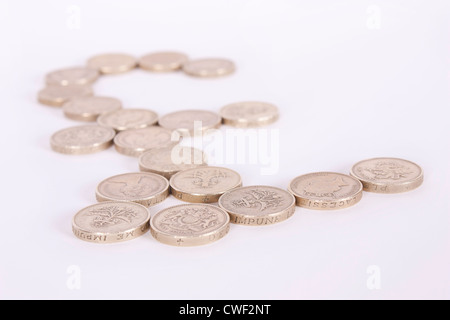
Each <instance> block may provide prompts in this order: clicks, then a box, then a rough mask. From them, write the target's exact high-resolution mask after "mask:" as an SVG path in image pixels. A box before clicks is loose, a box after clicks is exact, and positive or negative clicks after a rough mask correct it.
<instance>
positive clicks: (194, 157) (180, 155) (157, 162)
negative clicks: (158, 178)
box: [139, 145, 206, 179]
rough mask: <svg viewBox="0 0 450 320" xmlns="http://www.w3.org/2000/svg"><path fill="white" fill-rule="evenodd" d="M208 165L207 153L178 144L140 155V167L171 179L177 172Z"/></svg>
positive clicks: (142, 169)
mask: <svg viewBox="0 0 450 320" xmlns="http://www.w3.org/2000/svg"><path fill="white" fill-rule="evenodd" d="M205 165H206V155H205V154H204V153H203V152H202V151H201V150H198V149H194V148H190V147H182V146H179V145H176V146H174V147H171V148H161V149H153V150H149V151H146V152H144V153H143V154H142V155H141V156H140V157H139V168H140V170H141V171H144V172H153V173H157V174H160V175H162V176H164V177H166V178H167V179H170V178H171V177H172V176H173V175H174V174H175V173H177V172H180V171H183V170H187V169H192V168H197V167H200V166H205Z"/></svg>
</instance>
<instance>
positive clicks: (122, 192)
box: [95, 172, 169, 207]
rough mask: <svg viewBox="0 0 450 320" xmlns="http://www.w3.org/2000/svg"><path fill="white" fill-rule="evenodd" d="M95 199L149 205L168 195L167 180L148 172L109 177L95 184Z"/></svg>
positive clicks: (162, 199)
mask: <svg viewBox="0 0 450 320" xmlns="http://www.w3.org/2000/svg"><path fill="white" fill-rule="evenodd" d="M95 194H96V197H97V201H99V202H102V201H131V202H136V203H139V204H142V205H143V206H146V207H150V206H154V205H155V204H158V203H160V202H162V201H164V200H165V199H166V198H167V197H168V196H169V181H168V180H167V179H166V178H164V177H162V176H160V175H157V174H153V173H148V172H140V173H139V172H138V173H126V174H121V175H117V176H114V177H110V178H108V179H106V180H104V181H102V182H100V184H99V185H98V186H97V191H96V193H95Z"/></svg>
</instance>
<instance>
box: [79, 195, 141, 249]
mask: <svg viewBox="0 0 450 320" xmlns="http://www.w3.org/2000/svg"><path fill="white" fill-rule="evenodd" d="M149 220H150V213H149V212H148V210H147V208H146V207H144V206H142V205H140V204H137V203H134V202H102V203H98V204H94V205H92V206H89V207H87V208H85V209H83V210H81V211H80V212H78V213H77V214H76V215H75V217H74V218H73V220H72V230H73V233H74V234H75V236H76V237H78V238H80V239H81V240H85V241H89V242H95V243H113V242H121V241H127V240H132V239H134V238H137V237H139V236H141V235H143V234H144V233H146V232H147V231H148V229H149V226H150V225H149Z"/></svg>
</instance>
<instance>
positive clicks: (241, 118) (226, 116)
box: [220, 101, 279, 128]
mask: <svg viewBox="0 0 450 320" xmlns="http://www.w3.org/2000/svg"><path fill="white" fill-rule="evenodd" d="M220 116H221V117H222V119H223V123H224V124H226V125H230V126H233V127H239V128H247V127H260V126H265V125H269V124H271V123H273V122H275V121H277V120H278V117H279V112H278V108H277V107H276V106H274V105H273V104H270V103H266V102H258V101H245V102H236V103H232V104H229V105H226V106H224V107H223V108H222V109H221V110H220Z"/></svg>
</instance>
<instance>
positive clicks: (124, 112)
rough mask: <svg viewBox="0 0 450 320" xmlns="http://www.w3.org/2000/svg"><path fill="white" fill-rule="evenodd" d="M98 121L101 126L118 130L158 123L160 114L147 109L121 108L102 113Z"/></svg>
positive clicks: (139, 127) (140, 127)
mask: <svg viewBox="0 0 450 320" xmlns="http://www.w3.org/2000/svg"><path fill="white" fill-rule="evenodd" d="M97 122H98V124H99V125H101V126H104V127H110V128H113V129H115V130H116V131H124V130H130V129H142V128H146V127H150V126H152V125H154V124H156V122H158V115H157V114H156V112H154V111H151V110H147V109H120V110H117V111H113V112H108V113H105V114H102V115H101V116H99V117H98V119H97Z"/></svg>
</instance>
